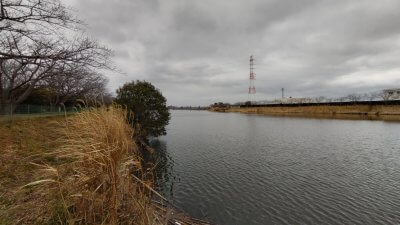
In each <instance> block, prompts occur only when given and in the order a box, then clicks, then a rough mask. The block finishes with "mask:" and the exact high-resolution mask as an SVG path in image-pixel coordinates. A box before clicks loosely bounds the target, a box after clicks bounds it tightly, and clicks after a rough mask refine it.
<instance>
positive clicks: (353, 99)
mask: <svg viewBox="0 0 400 225" xmlns="http://www.w3.org/2000/svg"><path fill="white" fill-rule="evenodd" d="M345 98H346V99H348V100H349V101H351V102H357V101H360V100H361V98H362V97H361V95H359V94H355V93H353V94H349V95H347V96H346V97H345Z"/></svg>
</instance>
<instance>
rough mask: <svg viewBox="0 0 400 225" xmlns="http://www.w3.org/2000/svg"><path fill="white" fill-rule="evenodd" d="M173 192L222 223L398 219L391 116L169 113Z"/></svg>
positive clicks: (397, 156) (398, 178)
mask: <svg viewBox="0 0 400 225" xmlns="http://www.w3.org/2000/svg"><path fill="white" fill-rule="evenodd" d="M168 131H169V133H168V135H167V136H166V137H163V138H162V140H163V141H164V142H165V145H166V149H167V151H168V153H169V154H170V156H171V157H172V159H173V162H172V161H171V162H170V163H173V171H172V172H171V174H172V176H177V177H179V179H175V180H174V179H171V181H170V183H171V182H175V183H174V185H173V192H174V194H173V198H174V199H173V200H174V202H175V203H176V204H177V205H178V206H179V207H180V208H183V209H185V210H186V211H188V212H189V213H190V214H192V215H193V216H197V217H203V218H204V217H205V218H208V219H210V220H211V221H214V222H215V223H217V224H221V225H228V224H229V225H230V224H245V225H251V224H399V223H400V210H399V209H400V188H399V187H400V151H399V150H400V148H399V144H400V138H399V134H400V124H393V123H390V124H388V123H385V122H382V121H349V120H346V121H344V120H321V119H302V118H280V117H267V116H257V115H242V114H216V113H209V112H173V113H172V120H171V122H170V125H169V127H168Z"/></svg>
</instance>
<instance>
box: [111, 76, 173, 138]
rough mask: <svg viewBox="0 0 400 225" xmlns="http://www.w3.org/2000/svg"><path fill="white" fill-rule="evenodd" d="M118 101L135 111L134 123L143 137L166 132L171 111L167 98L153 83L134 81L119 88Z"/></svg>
mask: <svg viewBox="0 0 400 225" xmlns="http://www.w3.org/2000/svg"><path fill="white" fill-rule="evenodd" d="M116 103H118V104H120V105H124V106H126V107H127V108H128V109H129V110H131V111H132V112H133V119H132V121H131V122H132V123H133V125H134V126H135V127H138V128H139V129H138V130H139V131H140V133H139V134H138V135H139V136H140V137H142V138H146V137H148V136H160V135H164V134H166V129H165V127H166V126H167V125H168V123H169V119H170V113H169V111H168V108H167V105H166V99H165V97H164V96H163V95H162V94H161V92H160V91H159V90H158V89H156V88H155V87H154V86H153V85H152V84H151V83H149V82H146V81H136V82H134V81H132V82H130V83H126V84H124V85H123V86H122V87H120V88H119V89H118V90H117V97H116Z"/></svg>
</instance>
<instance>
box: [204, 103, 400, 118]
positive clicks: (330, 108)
mask: <svg viewBox="0 0 400 225" xmlns="http://www.w3.org/2000/svg"><path fill="white" fill-rule="evenodd" d="M209 110H210V111H214V112H240V113H252V114H263V115H271V116H295V117H308V118H310V117H312V118H327V119H351V120H388V121H389V120H390V121H400V104H399V101H386V102H383V101H382V102H344V103H325V104H317V103H307V104H279V105H242V106H223V107H211V108H210V109H209Z"/></svg>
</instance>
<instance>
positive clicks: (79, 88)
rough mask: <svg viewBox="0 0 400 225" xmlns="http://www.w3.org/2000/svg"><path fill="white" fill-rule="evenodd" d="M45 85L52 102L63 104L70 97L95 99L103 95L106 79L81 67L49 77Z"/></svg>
mask: <svg viewBox="0 0 400 225" xmlns="http://www.w3.org/2000/svg"><path fill="white" fill-rule="evenodd" d="M78 69H80V68H78ZM45 85H46V86H47V87H49V88H50V90H51V92H52V93H53V96H52V104H53V105H64V104H65V102H66V101H68V100H70V99H71V98H75V99H76V98H80V97H85V98H88V99H97V97H98V96H101V95H104V94H105V93H106V85H107V79H106V78H105V77H104V76H103V75H101V74H100V73H97V72H93V71H88V70H82V69H81V70H80V71H78V70H77V71H68V72H65V73H63V74H57V75H55V76H52V77H49V78H48V79H47V80H46V83H45Z"/></svg>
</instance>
